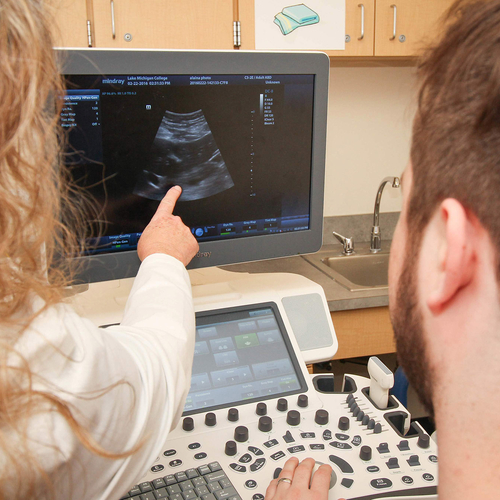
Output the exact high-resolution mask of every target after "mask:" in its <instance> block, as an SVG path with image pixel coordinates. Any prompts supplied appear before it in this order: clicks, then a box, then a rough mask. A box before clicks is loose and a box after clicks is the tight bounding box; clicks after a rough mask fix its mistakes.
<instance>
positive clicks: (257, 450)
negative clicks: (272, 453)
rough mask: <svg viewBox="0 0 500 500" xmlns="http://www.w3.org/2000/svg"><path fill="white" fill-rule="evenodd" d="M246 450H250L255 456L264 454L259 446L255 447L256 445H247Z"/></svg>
mask: <svg viewBox="0 0 500 500" xmlns="http://www.w3.org/2000/svg"><path fill="white" fill-rule="evenodd" d="M276 444H278V441H276ZM248 451H251V452H252V453H253V454H254V455H255V456H257V457H258V456H259V455H264V452H263V451H262V450H261V449H260V448H257V446H249V447H248Z"/></svg>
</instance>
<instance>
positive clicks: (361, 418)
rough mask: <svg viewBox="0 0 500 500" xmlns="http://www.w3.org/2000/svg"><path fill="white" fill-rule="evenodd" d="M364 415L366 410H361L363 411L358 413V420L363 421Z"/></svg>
mask: <svg viewBox="0 0 500 500" xmlns="http://www.w3.org/2000/svg"><path fill="white" fill-rule="evenodd" d="M364 416H365V412H364V411H363V410H361V411H360V412H359V413H358V415H357V417H356V420H357V421H358V422H361V421H362V420H363V417H364Z"/></svg>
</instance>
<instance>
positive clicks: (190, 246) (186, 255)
mask: <svg viewBox="0 0 500 500" xmlns="http://www.w3.org/2000/svg"><path fill="white" fill-rule="evenodd" d="M181 193H182V189H181V188H180V187H179V186H174V187H173V188H171V189H169V190H168V192H167V194H166V195H165V197H164V198H163V200H162V201H161V203H160V205H159V207H158V209H157V210H156V213H155V214H154V215H153V218H152V219H151V222H150V223H149V224H148V225H147V226H146V229H144V231H143V233H142V235H141V237H140V239H139V244H138V245H137V254H138V255H139V259H141V261H143V260H144V259H145V258H146V257H147V256H148V255H152V254H154V253H166V254H167V255H171V256H172V257H175V258H176V259H178V260H180V261H181V262H182V263H183V264H184V265H185V266H187V265H188V264H189V262H191V259H192V258H193V257H194V256H195V255H196V253H197V252H198V249H199V246H198V242H197V241H196V239H195V237H194V236H193V235H192V233H191V230H190V229H189V228H188V227H187V226H185V225H184V223H183V222H182V220H181V218H180V217H177V216H176V215H172V212H173V211H174V207H175V203H176V202H177V200H178V199H179V196H180V195H181Z"/></svg>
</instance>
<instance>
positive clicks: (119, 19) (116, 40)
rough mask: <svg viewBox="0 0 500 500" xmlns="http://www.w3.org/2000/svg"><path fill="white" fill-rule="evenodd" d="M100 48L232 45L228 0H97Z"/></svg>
mask: <svg viewBox="0 0 500 500" xmlns="http://www.w3.org/2000/svg"><path fill="white" fill-rule="evenodd" d="M92 3H93V17H94V24H93V32H94V46H95V47H99V48H109V47H123V48H171V49H232V48H233V17H234V11H233V2H232V1H228V0H203V1H201V0H169V1H165V0H148V1H147V2H146V1H139V0H93V1H92Z"/></svg>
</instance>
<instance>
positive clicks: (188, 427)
mask: <svg viewBox="0 0 500 500" xmlns="http://www.w3.org/2000/svg"><path fill="white" fill-rule="evenodd" d="M182 429H183V430H184V431H188V432H189V431H192V430H193V429H194V420H193V419H192V418H191V417H186V418H185V419H184V420H183V421H182Z"/></svg>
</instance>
